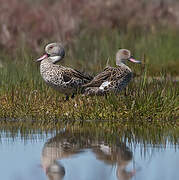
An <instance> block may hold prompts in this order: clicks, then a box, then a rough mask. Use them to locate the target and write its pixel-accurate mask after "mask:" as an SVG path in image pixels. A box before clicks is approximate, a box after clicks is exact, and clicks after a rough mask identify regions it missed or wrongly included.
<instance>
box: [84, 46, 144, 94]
mask: <svg viewBox="0 0 179 180" xmlns="http://www.w3.org/2000/svg"><path fill="white" fill-rule="evenodd" d="M126 60H129V61H131V62H133V63H141V61H138V60H136V59H134V58H133V57H132V56H131V52H130V51H129V50H127V49H120V50H118V52H117V53H116V65H117V67H110V66H108V67H106V68H105V69H104V71H103V72H101V73H99V74H98V75H97V76H96V77H94V78H93V80H92V81H91V82H90V83H87V84H85V85H83V87H85V88H86V89H85V92H84V95H87V96H93V95H106V94H108V93H118V92H120V91H121V90H122V89H124V88H125V87H126V86H127V85H128V83H129V82H130V80H131V79H132V71H131V69H130V68H129V67H128V66H127V65H126V64H125V62H126Z"/></svg>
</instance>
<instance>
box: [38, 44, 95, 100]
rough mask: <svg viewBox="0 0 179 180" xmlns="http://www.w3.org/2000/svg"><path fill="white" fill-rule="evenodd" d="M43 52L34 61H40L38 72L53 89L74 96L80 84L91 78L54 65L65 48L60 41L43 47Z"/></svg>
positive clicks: (63, 53) (63, 54) (62, 54)
mask: <svg viewBox="0 0 179 180" xmlns="http://www.w3.org/2000/svg"><path fill="white" fill-rule="evenodd" d="M45 52H46V53H45V54H44V55H43V56H42V57H40V58H38V59H37V60H36V61H37V62H41V63H40V74H41V76H42V78H43V80H44V81H45V82H46V83H47V84H48V85H49V86H51V87H53V88H54V89H56V90H58V91H59V92H61V93H64V94H65V95H66V100H68V99H69V96H70V95H71V97H72V98H73V97H74V94H75V93H77V92H78V91H80V89H81V88H82V85H83V84H85V83H88V82H90V81H91V80H92V77H91V76H89V75H86V74H83V73H81V72H79V71H77V70H75V69H72V68H69V67H64V66H61V65H56V63H57V62H59V61H60V60H62V59H63V58H64V56H65V50H64V47H63V46H62V44H61V43H51V44H48V45H47V46H46V47H45Z"/></svg>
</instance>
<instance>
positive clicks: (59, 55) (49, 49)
mask: <svg viewBox="0 0 179 180" xmlns="http://www.w3.org/2000/svg"><path fill="white" fill-rule="evenodd" d="M45 52H46V53H45V54H44V55H43V56H41V57H40V58H38V59H37V60H36V61H37V62H40V61H42V60H44V59H46V58H48V59H49V61H50V62H51V63H53V64H55V63H56V62H58V61H60V60H61V59H63V58H64V56H65V49H64V47H63V46H62V44H61V43H50V44H48V45H47V46H46V47H45Z"/></svg>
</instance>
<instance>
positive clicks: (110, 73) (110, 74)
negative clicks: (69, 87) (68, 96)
mask: <svg viewBox="0 0 179 180" xmlns="http://www.w3.org/2000/svg"><path fill="white" fill-rule="evenodd" d="M116 74H117V68H114V67H106V68H105V69H104V71H103V72H101V73H99V74H98V75H97V76H95V77H94V78H93V80H92V81H91V82H90V83H88V84H85V85H83V87H99V86H100V85H101V84H102V83H103V82H105V81H108V80H115V78H116Z"/></svg>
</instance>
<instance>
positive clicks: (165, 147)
mask: <svg viewBox="0 0 179 180" xmlns="http://www.w3.org/2000/svg"><path fill="white" fill-rule="evenodd" d="M178 168H179V151H178V147H177V145H173V144H172V143H170V142H169V141H168V140H167V141H166V142H165V143H161V144H157V145H154V144H150V143H141V142H133V141H130V142H129V141H128V140H127V139H126V138H124V139H123V138H121V137H118V135H117V134H114V135H112V136H107V137H106V136H105V135H104V133H102V134H101V135H100V133H98V134H94V133H91V134H90V131H88V133H85V131H83V132H80V131H74V130H69V129H68V130H66V129H62V130H61V131H59V132H51V133H42V132H41V133H32V134H30V135H28V136H27V137H24V136H23V137H22V135H21V133H17V134H16V135H15V136H12V135H10V134H8V133H7V132H5V131H3V132H1V138H0V180H45V179H49V180H62V179H63V180H160V179H161V180H177V179H179V169H178Z"/></svg>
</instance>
